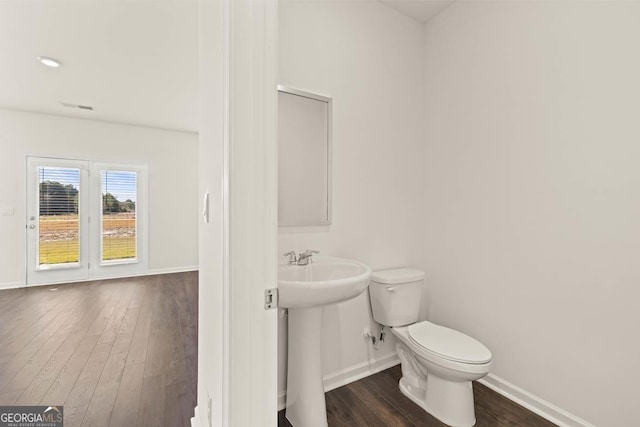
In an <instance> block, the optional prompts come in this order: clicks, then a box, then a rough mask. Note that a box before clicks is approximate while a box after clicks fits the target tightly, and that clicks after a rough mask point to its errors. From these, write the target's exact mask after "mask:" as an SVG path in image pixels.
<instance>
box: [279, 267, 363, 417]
mask: <svg viewBox="0 0 640 427" xmlns="http://www.w3.org/2000/svg"><path fill="white" fill-rule="evenodd" d="M370 277H371V268H370V267H369V266H367V265H365V264H362V263H361V262H358V261H353V260H350V259H344V258H335V257H322V256H314V257H313V262H312V263H311V264H309V265H290V264H283V265H281V266H280V267H279V268H278V306H280V307H283V308H288V309H289V310H288V312H289V316H288V317H289V319H288V323H289V332H288V334H289V340H288V344H287V346H288V355H289V356H288V359H287V404H286V411H285V416H286V417H287V419H288V420H289V422H290V423H291V425H293V426H294V427H307V426H313V427H326V426H327V413H326V407H325V400H324V385H323V381H322V360H321V359H320V355H321V354H322V348H321V341H322V340H321V339H320V337H321V336H322V311H323V310H324V306H325V305H327V304H334V303H338V302H341V301H346V300H348V299H351V298H354V297H357V296H358V295H360V294H361V293H362V292H364V291H365V289H367V286H369V278H370ZM357 338H361V337H359V336H358V337H354V339H357Z"/></svg>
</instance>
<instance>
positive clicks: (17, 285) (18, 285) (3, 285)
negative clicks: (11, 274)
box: [0, 282, 24, 289]
mask: <svg viewBox="0 0 640 427" xmlns="http://www.w3.org/2000/svg"><path fill="white" fill-rule="evenodd" d="M22 287H24V285H23V284H22V282H4V283H0V289H15V288H22Z"/></svg>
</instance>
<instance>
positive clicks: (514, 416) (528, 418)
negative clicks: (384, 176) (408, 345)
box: [278, 365, 555, 427]
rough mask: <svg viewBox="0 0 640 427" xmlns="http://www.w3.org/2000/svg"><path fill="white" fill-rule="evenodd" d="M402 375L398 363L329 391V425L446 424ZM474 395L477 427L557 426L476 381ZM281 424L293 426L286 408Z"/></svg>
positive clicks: (429, 426)
mask: <svg viewBox="0 0 640 427" xmlns="http://www.w3.org/2000/svg"><path fill="white" fill-rule="evenodd" d="M401 376H402V372H401V371H400V366H399V365H398V366H394V367H393V368H390V369H387V370H385V371H382V372H379V373H377V374H375V375H372V376H370V377H367V378H363V379H361V380H359V381H356V382H354V383H351V384H347V385H346V386H344V387H340V388H337V389H335V390H332V391H330V392H328V393H327V394H326V395H325V396H326V402H327V418H328V421H329V426H331V427H338V426H344V427H346V426H349V427H356V426H359V427H378V426H379V427H383V426H422V427H446V424H443V423H441V422H440V421H438V420H437V419H435V418H434V417H432V416H431V415H429V414H427V413H426V412H425V411H423V410H422V408H420V407H419V406H418V405H416V404H415V403H413V402H412V401H411V400H409V398H407V397H405V396H404V395H403V394H402V393H401V392H400V389H399V388H398V381H400V377H401ZM473 394H474V398H475V407H476V420H477V421H476V427H502V426H510V427H514V426H522V427H552V426H555V424H553V423H551V422H549V421H547V420H545V419H544V418H541V417H539V416H538V415H536V414H534V413H533V412H531V411H529V410H527V409H525V408H523V407H521V406H518V405H516V404H515V403H513V402H512V401H510V400H509V399H506V398H504V397H502V396H501V395H499V394H497V393H496V392H494V391H493V390H490V389H488V388H487V387H485V386H483V385H482V384H479V383H477V382H474V383H473ZM278 426H279V427H291V423H289V421H288V420H287V419H286V418H285V416H284V410H283V411H280V412H279V413H278Z"/></svg>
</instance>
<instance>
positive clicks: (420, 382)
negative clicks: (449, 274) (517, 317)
mask: <svg viewBox="0 0 640 427" xmlns="http://www.w3.org/2000/svg"><path fill="white" fill-rule="evenodd" d="M423 279H424V272H422V271H420V270H414V269H406V268H403V269H394V270H384V271H377V272H374V273H373V274H372V276H371V283H370V285H369V293H370V297H371V308H372V311H373V317H374V319H375V320H376V321H377V322H378V323H380V324H382V325H384V326H388V327H390V328H391V332H392V334H393V335H394V336H395V337H396V338H397V341H398V342H397V344H396V351H397V353H398V357H399V358H400V363H401V366H402V378H401V379H400V384H399V386H400V391H401V392H402V393H403V394H404V395H405V396H407V397H409V398H410V399H411V400H412V401H413V402H414V403H416V404H417V405H419V406H420V407H422V408H423V409H424V410H425V411H426V412H428V413H430V414H431V415H433V416H434V417H436V418H437V419H439V420H440V421H442V422H444V423H445V424H447V425H450V426H454V427H471V426H473V425H474V424H475V422H476V418H475V410H474V406H473V386H472V384H471V382H472V381H474V380H477V379H480V378H482V377H484V376H485V375H487V373H488V372H489V367H490V366H491V360H492V355H491V352H490V351H489V349H488V348H487V347H485V346H484V345H483V344H482V343H480V342H479V341H477V340H475V339H473V338H471V337H470V336H468V335H465V334H463V333H462V332H459V331H456V330H454V329H450V328H446V327H444V326H440V325H436V324H435V323H431V322H429V321H421V322H419V321H418V317H419V311H420V300H421V295H422V282H423Z"/></svg>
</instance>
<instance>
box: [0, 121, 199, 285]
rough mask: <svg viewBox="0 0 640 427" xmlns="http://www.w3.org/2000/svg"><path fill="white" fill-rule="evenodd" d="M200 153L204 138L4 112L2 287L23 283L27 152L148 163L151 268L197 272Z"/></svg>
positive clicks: (0, 128) (0, 130) (0, 146)
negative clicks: (12, 211) (7, 213)
mask: <svg viewBox="0 0 640 427" xmlns="http://www.w3.org/2000/svg"><path fill="white" fill-rule="evenodd" d="M197 151H198V136H197V134H192V133H184V132H173V131H165V130H159V129H152V128H143V127H137V126H125V125H115V124H108V123H103V122H97V121H90V120H80V119H71V118H63V117H57V116H49V115H42V114H31V113H23V112H17V111H9V110H0V153H1V155H0V182H2V183H3V185H1V186H0V208H14V209H15V215H14V216H0V236H2V238H1V239H0V287H2V286H9V285H18V284H24V264H25V259H24V257H25V256H24V253H25V246H24V224H25V214H24V212H25V206H24V205H25V199H26V198H25V194H24V192H25V187H26V185H25V179H26V166H25V165H26V156H27V155H36V156H45V157H46V156H50V157H67V158H80V159H88V160H104V161H114V162H133V163H136V162H139V163H147V164H148V167H149V170H148V177H149V204H150V206H149V270H150V271H151V272H153V271H169V270H179V269H185V268H186V269H189V268H194V267H197V265H198V234H197V233H198V216H197V215H198V170H197V164H198V163H197V162H198V160H197ZM175 197H179V198H181V199H182V200H183V201H182V202H181V203H178V204H172V203H167V201H168V200H170V199H174V198H175Z"/></svg>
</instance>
